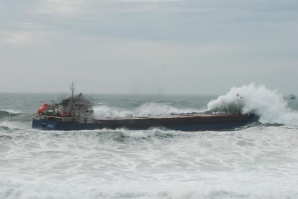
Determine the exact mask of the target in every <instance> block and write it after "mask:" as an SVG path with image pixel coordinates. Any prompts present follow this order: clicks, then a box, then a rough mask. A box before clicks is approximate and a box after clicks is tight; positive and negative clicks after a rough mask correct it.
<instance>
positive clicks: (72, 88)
mask: <svg viewBox="0 0 298 199" xmlns="http://www.w3.org/2000/svg"><path fill="white" fill-rule="evenodd" d="M70 90H71V102H72V103H73V94H74V92H75V88H74V82H71V84H70Z"/></svg>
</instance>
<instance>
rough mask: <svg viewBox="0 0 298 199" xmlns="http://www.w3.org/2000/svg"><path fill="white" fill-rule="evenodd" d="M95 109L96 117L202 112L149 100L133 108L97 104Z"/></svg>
mask: <svg viewBox="0 0 298 199" xmlns="http://www.w3.org/2000/svg"><path fill="white" fill-rule="evenodd" d="M93 109H94V115H95V117H98V118H102V117H133V116H140V117H148V116H156V115H171V114H186V113H194V112H196V113H197V112H201V111H200V110H197V109H191V108H184V109H183V108H176V107H174V106H171V105H168V104H165V103H155V102H148V103H144V104H143V105H141V106H138V107H135V108H132V109H130V110H127V109H123V108H116V107H109V106H106V105H102V106H96V107H94V108H93Z"/></svg>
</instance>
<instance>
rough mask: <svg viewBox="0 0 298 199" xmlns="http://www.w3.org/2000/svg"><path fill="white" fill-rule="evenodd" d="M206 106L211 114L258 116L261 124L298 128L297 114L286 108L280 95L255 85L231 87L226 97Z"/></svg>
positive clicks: (223, 96)
mask: <svg viewBox="0 0 298 199" xmlns="http://www.w3.org/2000/svg"><path fill="white" fill-rule="evenodd" d="M207 106H208V110H209V111H213V112H235V111H239V112H241V113H242V114H256V115H258V116H260V119H259V121H260V122H261V123H270V124H286V125H290V126H298V113H297V112H294V111H292V110H290V109H289V108H288V107H287V102H286V101H285V100H284V99H283V96H282V94H280V93H278V91H277V90H270V89H267V88H266V87H265V86H264V85H257V84H256V83H251V84H249V85H244V86H241V87H233V88H231V90H230V91H229V92H228V93H227V94H226V95H222V96H219V97H218V98H217V99H216V100H212V101H210V102H209V103H208V105H207ZM237 107H238V110H237Z"/></svg>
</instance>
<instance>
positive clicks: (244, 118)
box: [95, 114, 253, 131]
mask: <svg viewBox="0 0 298 199" xmlns="http://www.w3.org/2000/svg"><path fill="white" fill-rule="evenodd" d="M252 119H253V116H252V115H239V114H185V115H170V116H163V117H130V118H104V119H96V120H95V123H97V124H98V126H99V127H100V128H107V129H118V128H125V129H131V130H146V129H150V128H165V129H171V130H179V131H200V130H225V129H232V128H237V127H240V126H243V125H246V124H247V123H249V122H251V121H252Z"/></svg>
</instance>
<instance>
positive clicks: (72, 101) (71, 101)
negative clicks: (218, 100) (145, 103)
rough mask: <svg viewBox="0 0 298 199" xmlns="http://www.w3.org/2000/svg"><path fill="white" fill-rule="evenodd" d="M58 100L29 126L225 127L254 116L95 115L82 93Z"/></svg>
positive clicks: (227, 127) (46, 127) (43, 109)
mask: <svg viewBox="0 0 298 199" xmlns="http://www.w3.org/2000/svg"><path fill="white" fill-rule="evenodd" d="M71 90H72V96H71V97H69V98H67V99H65V100H63V101H62V102H60V103H45V104H44V105H42V106H41V107H40V108H39V109H38V110H37V112H36V114H35V117H34V118H33V121H32V128H35V129H43V130H62V131H69V130H94V129H122V128H123V129H130V130H147V129H152V128H161V129H169V130H177V131H206V130H226V129H233V128H237V127H241V126H244V125H246V124H248V123H250V122H251V121H252V120H253V118H254V116H253V115H243V114H236V113H235V114H203V113H190V114H174V115H168V116H155V117H106V118H94V110H93V108H92V103H91V102H90V101H89V100H87V99H86V98H85V97H84V96H83V95H82V94H79V95H77V96H74V88H73V84H71Z"/></svg>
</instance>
